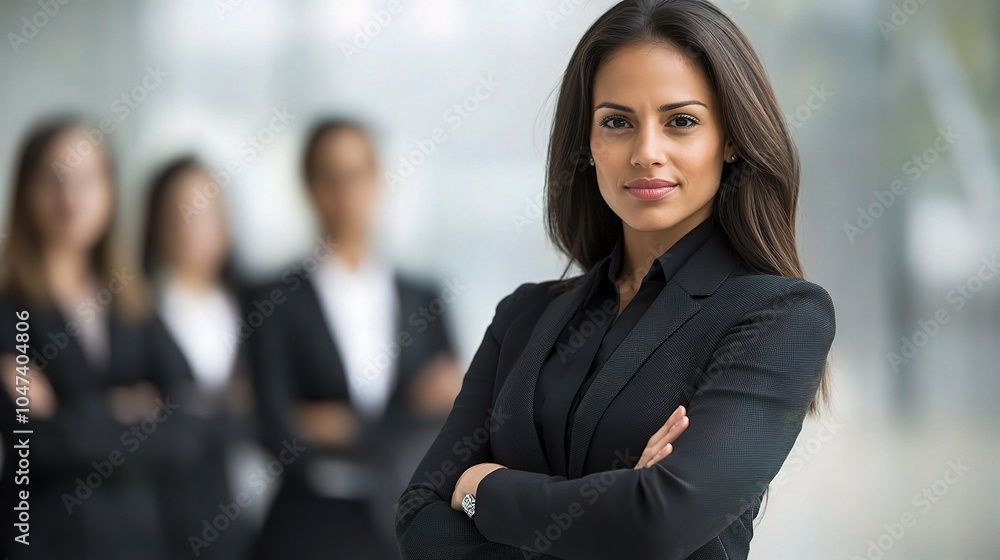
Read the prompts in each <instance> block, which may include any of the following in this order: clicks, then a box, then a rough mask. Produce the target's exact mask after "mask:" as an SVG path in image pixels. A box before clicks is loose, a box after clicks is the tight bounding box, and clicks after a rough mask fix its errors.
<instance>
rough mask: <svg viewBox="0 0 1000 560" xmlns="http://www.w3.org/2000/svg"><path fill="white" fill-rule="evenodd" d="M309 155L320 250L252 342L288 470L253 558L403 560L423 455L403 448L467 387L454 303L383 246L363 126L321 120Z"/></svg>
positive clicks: (270, 295) (292, 277) (282, 284)
mask: <svg viewBox="0 0 1000 560" xmlns="http://www.w3.org/2000/svg"><path fill="white" fill-rule="evenodd" d="M304 160H305V161H304V175H305V180H306V185H307V187H308V193H309V198H310V202H311V203H312V205H313V207H314V208H315V210H316V212H317V214H318V217H319V221H320V223H321V225H322V230H323V232H322V233H323V237H322V238H321V239H322V240H323V242H322V243H320V244H319V246H318V247H317V250H316V251H314V252H313V254H312V256H311V257H309V258H308V259H306V260H304V261H303V264H304V266H302V267H301V268H302V269H303V270H304V272H301V273H295V272H294V271H293V272H289V273H287V274H285V275H284V276H283V277H282V279H281V280H279V281H277V282H276V283H275V284H274V285H271V286H268V287H266V288H265V289H263V290H261V292H259V294H258V295H257V297H256V298H255V299H256V300H257V301H260V302H273V313H272V314H271V316H269V317H267V318H265V319H264V320H263V322H262V323H261V324H260V326H258V327H256V328H255V330H254V332H253V334H252V335H251V337H250V348H251V352H252V355H253V362H252V363H253V373H254V382H255V388H256V395H257V398H258V409H257V410H258V412H259V415H260V416H259V419H260V428H261V437H262V441H263V442H264V444H265V445H266V446H267V447H268V448H269V449H270V450H271V451H272V452H273V453H274V454H275V456H276V457H279V458H280V459H281V462H282V464H283V465H284V469H283V471H282V473H283V474H282V475H281V478H280V484H281V489H280V490H279V493H278V497H277V499H276V501H275V503H274V505H273V507H272V508H271V511H270V513H269V515H268V518H267V521H266V522H265V525H264V529H263V532H262V534H261V536H260V540H259V542H258V544H257V546H255V547H254V548H255V553H256V558H259V559H271V558H281V559H284V558H300V559H312V558H317V559H318V558H322V559H324V560H325V559H328V558H345V559H346V558H359V559H364V560H375V559H383V558H399V552H398V549H397V547H396V544H395V539H394V534H393V518H394V511H393V505H394V503H395V496H393V493H394V492H395V493H396V496H398V492H400V491H401V490H402V488H403V486H404V485H405V482H406V476H407V474H408V473H407V471H409V470H411V469H410V466H411V465H410V463H412V464H413V465H415V464H416V460H417V459H419V455H418V454H415V455H413V456H412V457H407V456H406V451H407V448H406V445H407V444H408V443H411V442H413V441H420V439H419V435H424V436H425V437H426V436H429V437H433V434H434V433H436V431H437V429H438V428H439V427H440V425H441V423H442V422H443V420H444V418H445V416H447V414H448V412H449V410H450V409H451V405H452V403H453V401H454V398H455V396H456V395H457V394H458V390H459V388H460V384H461V371H460V370H459V369H458V367H457V365H456V363H455V360H454V358H453V354H454V351H453V346H452V342H451V337H450V333H449V332H448V328H447V325H446V322H445V317H444V306H445V305H446V303H445V302H447V301H450V298H449V297H448V294H447V293H443V292H442V291H440V290H439V289H437V288H436V287H434V286H432V285H430V284H428V283H426V282H417V281H415V280H413V279H410V278H407V277H405V276H404V275H402V274H401V273H400V272H399V271H397V270H396V269H395V268H394V266H393V265H392V264H391V263H390V262H389V260H388V259H387V258H386V257H384V256H383V255H382V254H380V252H379V251H378V250H377V248H376V247H373V243H372V226H373V225H374V224H373V222H374V216H375V210H376V208H377V203H378V200H379V197H380V195H381V188H380V185H379V171H378V163H377V161H376V156H375V149H374V146H373V144H372V140H371V135H370V134H369V132H368V131H367V130H366V128H365V127H364V126H363V125H361V124H360V123H357V122H354V121H350V120H342V119H336V120H328V121H324V122H321V123H319V124H318V125H317V126H315V128H313V130H312V132H311V134H310V135H309V139H308V142H307V145H306V150H305V158H304ZM311 265H316V266H311ZM421 430H424V432H423V433H421ZM409 451H410V453H411V454H413V453H420V452H422V449H417V450H415V451H414V450H412V449H410V450H409Z"/></svg>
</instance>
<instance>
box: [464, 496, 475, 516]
mask: <svg viewBox="0 0 1000 560" xmlns="http://www.w3.org/2000/svg"><path fill="white" fill-rule="evenodd" d="M462 509H464V510H465V513H466V514H467V515H468V516H469V517H472V514H473V513H476V497H475V496H473V495H472V494H466V495H465V497H464V498H462Z"/></svg>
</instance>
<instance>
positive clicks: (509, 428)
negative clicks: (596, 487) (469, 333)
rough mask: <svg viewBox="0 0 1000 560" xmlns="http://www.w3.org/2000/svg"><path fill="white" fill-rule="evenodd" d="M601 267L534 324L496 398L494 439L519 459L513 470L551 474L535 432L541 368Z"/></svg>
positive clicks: (593, 270) (550, 306) (551, 306)
mask: <svg viewBox="0 0 1000 560" xmlns="http://www.w3.org/2000/svg"><path fill="white" fill-rule="evenodd" d="M598 270H599V267H594V268H592V269H591V270H590V271H589V272H588V273H587V274H586V275H584V277H583V278H582V279H581V281H580V282H578V283H577V284H576V286H574V287H572V288H570V289H569V290H567V291H565V292H563V293H561V294H559V295H558V296H556V297H555V298H554V299H553V300H552V301H551V302H550V303H549V304H548V305H547V306H546V307H545V311H543V312H542V315H541V317H539V319H538V322H537V323H535V327H534V329H532V331H531V336H530V337H529V338H528V342H527V344H526V345H525V348H524V351H522V352H521V355H520V356H519V357H518V359H517V360H516V361H515V362H514V365H513V366H512V368H511V371H510V373H509V374H508V376H507V379H506V381H504V384H503V386H502V387H501V388H500V392H499V393H498V394H497V398H496V404H495V405H494V412H493V414H494V417H495V418H497V419H500V420H501V421H502V424H501V428H500V429H498V430H496V432H495V433H494V435H493V439H494V440H495V443H496V444H497V445H499V446H501V447H502V448H503V449H506V450H510V451H511V452H512V454H513V455H514V456H515V457H516V463H515V464H512V465H511V467H512V468H517V469H520V470H527V471H531V472H539V473H547V472H549V466H548V462H547V461H546V459H545V452H544V451H543V450H542V444H541V441H540V440H539V439H538V432H537V430H536V429H535V406H534V403H535V385H536V384H537V383H538V374H539V372H540V371H541V369H542V364H543V363H544V362H545V359H546V358H547V357H548V355H549V353H550V352H551V351H552V347H553V346H554V345H555V342H556V340H557V339H558V338H559V334H560V333H561V332H562V331H563V329H564V328H565V327H566V324H567V323H568V322H569V320H570V319H571V318H572V317H573V314H574V313H575V312H576V310H577V309H578V308H579V307H580V306H581V305H583V303H584V301H583V300H584V298H585V297H586V295H587V293H588V292H589V289H590V286H591V284H592V283H593V282H594V281H595V280H596V279H597V271H598Z"/></svg>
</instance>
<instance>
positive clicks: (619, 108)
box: [594, 99, 708, 113]
mask: <svg viewBox="0 0 1000 560" xmlns="http://www.w3.org/2000/svg"><path fill="white" fill-rule="evenodd" d="M685 105H701V106H702V107H704V108H706V109H707V108H708V105H705V104H704V103H702V102H701V101H698V100H697V99H688V100H687V101H677V102H675V103H667V104H666V105H660V112H661V113H665V112H667V111H673V110H674V109H677V108H680V107H684V106H685ZM602 107H607V108H609V109H614V110H616V111H621V112H623V113H634V112H635V109H633V108H631V107H626V106H625V105H619V104H617V103H612V102H610V101H602V102H600V103H598V104H597V106H596V107H594V111H596V110H598V109H600V108H602Z"/></svg>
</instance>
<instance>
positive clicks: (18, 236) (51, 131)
mask: <svg viewBox="0 0 1000 560" xmlns="http://www.w3.org/2000/svg"><path fill="white" fill-rule="evenodd" d="M76 128H84V129H86V128H88V123H87V122H86V121H85V120H83V119H81V118H80V117H77V116H75V115H62V116H57V117H54V118H51V119H49V120H46V121H44V122H42V123H40V124H38V125H37V126H36V127H35V128H34V129H33V130H32V131H31V132H29V134H28V135H27V138H26V139H25V141H24V144H23V145H22V148H21V152H20V156H19V158H18V164H17V170H16V174H15V176H14V189H13V190H14V192H13V196H14V199H13V203H12V204H11V207H10V219H9V220H8V222H7V224H8V231H9V232H10V233H9V235H8V237H7V240H6V242H5V243H4V246H3V266H2V271H0V288H2V289H3V290H4V291H5V292H7V293H10V294H13V295H17V296H19V297H22V298H24V299H25V300H26V301H28V302H29V303H30V304H32V305H36V306H39V307H40V308H44V309H51V308H52V307H53V301H52V296H51V294H50V293H49V291H48V283H47V282H45V281H44V271H43V270H42V267H43V262H42V249H43V248H42V242H41V235H40V232H39V231H38V225H37V224H36V223H35V221H34V212H33V209H32V208H31V204H30V202H31V200H30V189H31V188H32V185H33V184H35V183H36V181H37V179H38V177H39V176H41V174H42V173H45V172H46V171H47V170H48V171H52V169H53V167H52V165H51V164H52V163H53V162H50V161H47V157H48V155H49V150H50V148H51V147H52V145H53V144H55V143H56V142H57V141H58V140H59V139H60V138H61V137H62V136H63V135H64V134H66V133H68V132H70V131H72V130H74V129H76ZM89 128H93V127H89ZM88 142H89V143H90V145H91V148H92V149H96V150H99V151H100V153H101V154H102V156H103V159H104V168H105V172H106V175H107V178H108V181H109V183H110V185H111V188H112V192H114V191H115V189H116V184H115V180H114V176H115V166H114V163H113V161H112V158H111V156H110V153H109V150H108V147H107V146H106V143H107V140H106V139H105V141H104V143H103V144H101V145H99V143H97V142H90V141H88ZM113 198H115V199H117V197H115V196H113ZM115 214H117V212H115V213H113V215H112V218H111V219H110V221H109V223H108V226H107V227H106V228H105V231H104V233H103V234H102V235H101V237H100V238H99V239H98V241H97V243H95V244H94V246H93V248H91V250H90V259H89V262H90V266H91V270H92V272H93V274H94V275H95V276H97V277H98V278H99V279H100V280H101V281H102V284H103V285H104V286H108V285H110V282H111V281H112V279H113V278H114V274H115V273H116V271H124V272H126V273H127V274H129V275H134V276H135V278H134V279H133V280H131V281H129V282H121V284H122V290H121V292H120V293H118V294H116V296H115V298H114V299H113V300H112V302H111V308H112V309H113V310H114V311H115V312H116V313H117V315H118V316H119V317H121V318H123V319H127V320H136V319H140V318H142V317H145V316H146V314H147V312H148V311H149V306H148V301H147V299H146V292H145V282H144V280H143V277H142V274H141V273H140V271H139V269H138V268H137V267H135V266H130V263H129V262H128V260H127V259H126V258H125V256H124V254H123V253H122V252H121V250H120V249H119V247H118V245H117V242H116V238H115V234H114V232H115V221H116V219H115V217H114V215H115Z"/></svg>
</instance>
